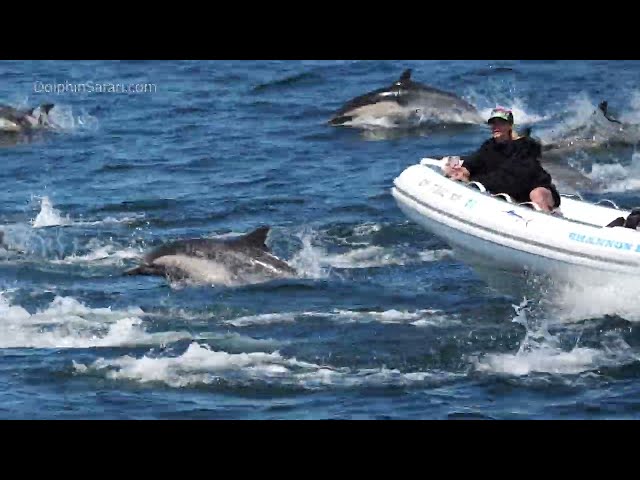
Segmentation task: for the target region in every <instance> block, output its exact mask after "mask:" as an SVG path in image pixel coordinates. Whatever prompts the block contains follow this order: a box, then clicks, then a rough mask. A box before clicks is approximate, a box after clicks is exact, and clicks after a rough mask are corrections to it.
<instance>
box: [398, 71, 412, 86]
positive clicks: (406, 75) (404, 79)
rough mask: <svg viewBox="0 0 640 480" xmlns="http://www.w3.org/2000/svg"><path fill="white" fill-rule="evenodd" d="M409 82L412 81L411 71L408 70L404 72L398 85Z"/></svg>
mask: <svg viewBox="0 0 640 480" xmlns="http://www.w3.org/2000/svg"><path fill="white" fill-rule="evenodd" d="M409 80H411V69H410V68H407V69H406V70H405V71H404V72H402V75H400V80H398V83H404V82H408V81H409Z"/></svg>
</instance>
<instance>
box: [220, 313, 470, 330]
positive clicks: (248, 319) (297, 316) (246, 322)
mask: <svg viewBox="0 0 640 480" xmlns="http://www.w3.org/2000/svg"><path fill="white" fill-rule="evenodd" d="M313 318H322V319H326V320H328V321H331V322H336V323H387V324H389V323H396V324H410V325H414V326H420V327H424V326H436V325H447V324H449V325H450V324H453V323H457V322H458V319H457V318H455V317H454V316H450V315H446V314H444V313H443V312H441V311H439V310H431V309H426V310H416V311H407V310H402V311H401V310H395V309H393V310H386V311H382V312H376V311H368V312H358V311H351V310H340V309H336V310H333V311H331V312H284V313H268V314H261V315H248V316H243V317H239V318H235V319H231V320H225V321H224V322H223V323H225V324H227V325H233V326H234V327H248V326H252V325H270V324H276V323H294V322H297V321H304V320H305V319H313Z"/></svg>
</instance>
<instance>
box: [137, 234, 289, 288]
mask: <svg viewBox="0 0 640 480" xmlns="http://www.w3.org/2000/svg"><path fill="white" fill-rule="evenodd" d="M269 230H270V227H268V226H263V227H260V228H258V229H256V230H254V231H252V232H250V233H248V234H246V235H242V236H239V237H232V238H227V239H210V238H195V239H188V240H177V241H174V242H170V243H166V244H164V245H161V246H159V247H157V248H155V249H153V250H152V251H150V252H149V253H147V254H146V255H145V256H144V258H143V263H142V264H141V265H139V266H137V267H135V268H132V269H130V270H127V271H126V272H125V274H126V275H158V276H164V277H166V278H168V279H169V280H173V281H175V280H188V281H191V282H195V283H207V284H222V285H227V286H232V285H242V284H251V283H261V282H265V281H268V280H273V279H278V278H290V277H292V276H294V275H296V271H295V269H293V268H292V267H290V266H289V265H288V264H287V263H286V262H284V261H283V260H281V259H279V258H278V257H276V256H275V255H274V254H273V253H271V251H270V250H269V248H268V247H267V246H266V245H265V241H266V238H267V235H268V233H269Z"/></svg>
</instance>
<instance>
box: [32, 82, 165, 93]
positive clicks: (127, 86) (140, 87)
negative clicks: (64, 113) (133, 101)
mask: <svg viewBox="0 0 640 480" xmlns="http://www.w3.org/2000/svg"><path fill="white" fill-rule="evenodd" d="M33 90H34V92H36V93H55V94H57V95H61V94H64V93H124V94H140V93H155V92H156V90H157V87H156V85H155V84H154V83H110V82H94V81H88V82H80V83H78V82H75V83H74V82H64V83H58V82H52V83H47V82H41V81H36V82H34V84H33Z"/></svg>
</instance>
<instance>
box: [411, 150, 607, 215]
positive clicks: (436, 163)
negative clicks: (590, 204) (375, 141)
mask: <svg viewBox="0 0 640 480" xmlns="http://www.w3.org/2000/svg"><path fill="white" fill-rule="evenodd" d="M453 158H457V159H458V160H459V157H453ZM451 160H452V159H451V158H450V157H443V158H442V159H440V160H437V159H435V158H429V157H425V158H422V159H421V160H420V165H424V166H430V167H437V168H439V169H440V171H441V172H442V170H444V169H445V168H446V166H447V165H448V164H449V163H450V161H451ZM456 163H457V162H456ZM465 185H466V186H467V187H468V188H471V187H474V188H476V189H478V190H480V192H482V193H484V194H487V195H491V196H492V197H501V198H503V199H504V200H506V201H507V202H509V203H516V202H514V201H513V199H512V198H511V197H510V196H509V195H508V194H506V193H497V194H490V193H489V192H487V189H486V188H485V186H484V185H482V183H480V182H475V181H474V182H469V183H466V184H465ZM560 196H561V197H569V198H571V197H577V198H579V199H580V201H582V202H585V199H584V198H583V197H582V195H580V193H576V194H569V193H562V194H560ZM603 203H608V204H610V205H611V206H612V207H613V208H615V209H616V210H620V207H619V206H618V205H617V204H616V203H615V202H614V201H613V200H609V199H608V198H603V199H602V200H598V202H596V203H595V205H602V204H603ZM518 205H522V206H524V207H529V208H534V209H535V210H542V209H541V208H540V207H539V206H538V205H537V204H535V203H533V202H522V203H518Z"/></svg>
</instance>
